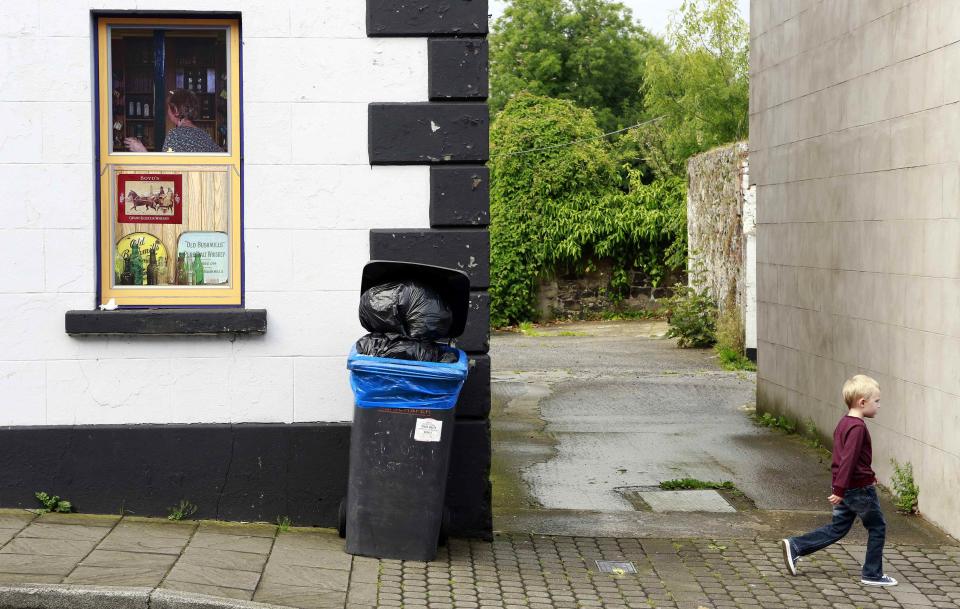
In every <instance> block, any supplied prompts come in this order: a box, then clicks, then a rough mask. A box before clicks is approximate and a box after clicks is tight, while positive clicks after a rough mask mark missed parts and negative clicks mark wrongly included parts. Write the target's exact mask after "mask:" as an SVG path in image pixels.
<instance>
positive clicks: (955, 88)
mask: <svg viewBox="0 0 960 609" xmlns="http://www.w3.org/2000/svg"><path fill="white" fill-rule="evenodd" d="M750 26H751V43H750V47H751V48H750V52H751V60H750V64H751V67H750V70H751V92H750V157H751V170H752V172H751V173H752V181H753V182H754V183H755V184H756V185H757V214H758V216H757V222H758V224H757V239H758V242H757V243H758V244H757V260H758V269H757V271H758V284H757V288H758V301H759V303H758V304H759V324H758V338H759V373H758V389H757V397H758V407H759V408H760V409H762V410H769V411H773V412H785V413H789V414H790V415H792V416H795V417H797V418H801V419H803V418H810V419H812V420H813V421H814V422H815V423H816V425H817V426H818V428H819V429H820V430H822V432H823V433H825V434H828V433H829V432H830V430H832V429H833V426H834V425H835V424H836V421H837V419H838V418H839V417H840V416H842V415H843V414H844V412H845V408H844V406H843V403H842V400H841V398H840V395H839V392H840V387H841V384H842V383H843V380H844V379H845V378H846V377H848V376H850V375H852V374H854V373H857V372H864V373H867V374H870V375H872V376H874V377H876V378H877V379H878V380H879V381H880V384H881V386H882V389H883V402H882V404H883V405H882V408H881V411H880V414H879V415H878V416H877V418H876V419H875V420H873V421H871V422H870V423H869V427H870V431H871V434H872V437H873V443H874V468H875V469H876V470H877V473H878V475H879V477H880V479H881V482H883V483H885V484H888V485H889V483H890V475H891V466H890V458H896V459H898V460H899V461H901V462H910V463H912V464H913V466H914V471H915V475H916V479H917V482H918V483H919V486H920V509H921V511H922V512H923V513H924V514H925V515H926V516H927V517H928V518H929V519H930V520H932V521H933V522H935V523H937V524H939V525H941V526H943V527H944V528H945V529H946V530H947V531H949V532H950V533H952V534H953V535H960V495H958V493H957V488H960V315H958V305H960V164H958V163H960V138H958V137H957V132H958V129H957V128H958V126H960V103H958V101H960V79H958V78H957V68H958V67H960V2H956V1H954V0H942V1H938V0H924V1H914V2H908V1H904V0H870V1H864V2H852V1H849V0H822V1H816V0H792V1H785V0H754V1H753V2H752V4H751V24H750Z"/></svg>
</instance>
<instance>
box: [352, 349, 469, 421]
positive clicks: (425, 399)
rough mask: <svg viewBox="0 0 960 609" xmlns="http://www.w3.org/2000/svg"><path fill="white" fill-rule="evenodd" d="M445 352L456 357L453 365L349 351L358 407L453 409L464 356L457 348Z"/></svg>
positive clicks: (462, 378)
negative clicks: (453, 353)
mask: <svg viewBox="0 0 960 609" xmlns="http://www.w3.org/2000/svg"><path fill="white" fill-rule="evenodd" d="M448 349H450V350H451V351H455V352H457V353H458V354H459V357H458V359H457V362H456V363H455V364H441V363H439V362H417V361H412V360H405V359H393V358H389V357H373V356H372V355H360V354H359V353H357V350H356V348H353V349H351V350H350V356H349V357H347V369H348V370H350V388H351V389H353V396H354V398H355V400H356V404H357V406H358V407H360V408H425V409H431V410H447V409H450V408H453V407H454V406H455V405H456V404H457V398H458V397H459V396H460V389H461V388H462V387H463V382H464V381H465V380H466V379H467V354H466V353H464V352H463V351H462V350H460V349H454V348H452V347H448Z"/></svg>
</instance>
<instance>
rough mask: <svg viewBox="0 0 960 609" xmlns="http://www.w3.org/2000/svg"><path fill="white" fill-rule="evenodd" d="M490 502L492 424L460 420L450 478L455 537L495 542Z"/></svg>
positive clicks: (452, 528) (450, 506)
mask: <svg viewBox="0 0 960 609" xmlns="http://www.w3.org/2000/svg"><path fill="white" fill-rule="evenodd" d="M491 499H492V487H491V485H490V421H488V420H458V421H457V426H456V431H455V432H454V434H453V454H452V456H451V459H450V476H449V477H448V478H447V507H448V508H450V512H451V532H452V534H453V535H456V536H457V537H479V538H481V539H492V537H493V534H492V531H493V510H492V508H491Z"/></svg>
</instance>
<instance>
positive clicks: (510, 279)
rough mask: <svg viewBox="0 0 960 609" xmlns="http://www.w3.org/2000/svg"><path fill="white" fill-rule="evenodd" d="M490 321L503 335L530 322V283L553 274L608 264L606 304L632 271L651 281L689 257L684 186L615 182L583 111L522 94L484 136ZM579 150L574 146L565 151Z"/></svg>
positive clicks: (671, 181) (636, 177)
mask: <svg viewBox="0 0 960 609" xmlns="http://www.w3.org/2000/svg"><path fill="white" fill-rule="evenodd" d="M490 142H491V159H490V317H491V325H493V326H494V327H503V326H506V325H510V324H516V323H518V322H521V321H531V320H533V319H534V318H535V315H536V299H537V285H538V282H539V280H540V279H544V278H549V277H550V276H552V275H554V274H556V273H557V272H573V273H581V272H585V271H589V270H590V269H591V268H593V265H594V264H595V263H596V261H598V260H601V259H610V260H612V261H613V263H614V268H613V270H612V276H611V280H610V285H609V286H608V287H607V289H608V290H609V291H610V297H611V299H612V300H613V301H614V302H617V301H618V300H620V299H622V298H623V297H624V296H626V295H628V294H629V288H630V281H629V279H630V273H629V272H628V271H629V270H630V269H641V270H643V272H644V273H645V274H646V275H647V276H649V277H651V278H652V280H653V281H654V282H656V281H658V280H659V279H661V278H663V277H665V276H667V275H668V274H669V272H670V271H672V270H674V269H677V268H682V267H683V265H684V264H685V262H686V259H687V241H686V235H687V229H686V181H685V180H684V179H683V178H679V177H671V178H665V179H662V180H658V181H656V182H654V183H652V184H644V183H643V175H642V174H641V172H639V171H638V170H629V171H627V176H626V180H622V179H621V175H620V173H619V171H618V168H617V167H616V165H615V162H614V157H613V154H612V151H611V147H610V144H609V143H608V142H607V140H606V139H605V138H603V137H602V133H601V131H600V129H599V128H598V127H597V125H596V121H595V119H594V116H593V114H592V112H591V111H590V110H589V109H584V108H578V107H577V106H575V105H574V104H573V103H571V102H568V101H564V100H558V99H551V98H547V97H537V96H534V95H530V94H520V95H518V96H516V97H515V98H513V99H512V100H511V101H510V102H508V103H507V105H506V107H505V108H504V110H503V111H502V112H500V114H498V115H497V118H496V120H495V121H494V123H493V125H492V127H491V131H490ZM573 142H577V143H576V145H572V143H573Z"/></svg>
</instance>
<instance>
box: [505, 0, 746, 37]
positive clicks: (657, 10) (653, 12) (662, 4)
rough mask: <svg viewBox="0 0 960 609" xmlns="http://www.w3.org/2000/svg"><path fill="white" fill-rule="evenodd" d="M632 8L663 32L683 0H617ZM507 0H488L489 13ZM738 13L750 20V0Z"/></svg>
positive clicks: (636, 16) (647, 24) (743, 2)
mask: <svg viewBox="0 0 960 609" xmlns="http://www.w3.org/2000/svg"><path fill="white" fill-rule="evenodd" d="M619 1H620V2H622V3H623V4H625V5H626V6H629V7H630V9H631V10H633V17H634V19H636V20H637V21H639V22H640V24H641V25H643V27H645V28H647V29H648V30H649V31H651V32H654V33H655V34H664V33H665V32H666V31H667V20H668V18H669V16H670V12H671V11H675V10H677V9H678V8H680V4H682V2H683V0H619ZM506 5H507V0H490V14H491V15H493V17H492V18H491V23H492V21H493V19H496V18H497V17H499V16H500V15H502V14H503V9H504V7H506ZM737 6H738V7H739V8H740V14H741V15H743V18H744V19H746V20H747V22H748V23H749V22H750V0H737Z"/></svg>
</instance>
